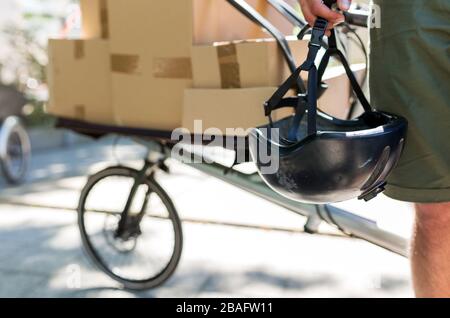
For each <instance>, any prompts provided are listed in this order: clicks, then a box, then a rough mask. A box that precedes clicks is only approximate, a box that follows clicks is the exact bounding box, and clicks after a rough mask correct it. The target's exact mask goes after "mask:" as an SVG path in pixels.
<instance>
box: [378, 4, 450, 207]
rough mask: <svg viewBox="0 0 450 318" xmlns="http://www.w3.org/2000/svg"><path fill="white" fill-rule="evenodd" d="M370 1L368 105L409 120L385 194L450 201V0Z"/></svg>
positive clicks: (402, 198) (396, 196) (396, 197)
mask: <svg viewBox="0 0 450 318" xmlns="http://www.w3.org/2000/svg"><path fill="white" fill-rule="evenodd" d="M374 4H375V5H378V8H379V9H380V13H381V25H380V26H381V28H373V29H372V30H371V55H370V57H371V61H370V91H371V100H372V104H373V106H374V107H375V108H377V109H378V110H382V111H387V112H390V113H394V114H399V115H402V116H404V117H406V118H407V119H408V121H409V131H408V139H407V145H406V148H405V152H404V154H403V157H402V158H401V160H400V163H399V165H398V166H397V168H396V169H395V170H394V171H393V173H392V175H391V176H390V178H389V180H388V183H389V185H388V188H387V191H386V194H387V195H388V196H390V197H392V198H394V199H398V200H402V201H408V202H418V203H432V202H450V0H374ZM375 8H377V7H376V6H375ZM375 24H376V23H375Z"/></svg>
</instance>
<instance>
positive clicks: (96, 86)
mask: <svg viewBox="0 0 450 318" xmlns="http://www.w3.org/2000/svg"><path fill="white" fill-rule="evenodd" d="M48 51H49V69H48V75H49V76H48V84H49V89H50V102H49V105H48V107H47V111H48V112H50V113H52V114H54V115H57V116H62V117H69V118H74V119H78V120H84V121H90V122H95V123H102V124H111V123H113V122H114V119H115V118H114V112H113V109H112V104H111V77H110V76H109V60H108V54H109V45H108V42H107V41H104V40H51V41H50V42H49V48H48Z"/></svg>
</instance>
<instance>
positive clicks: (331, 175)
mask: <svg viewBox="0 0 450 318" xmlns="http://www.w3.org/2000/svg"><path fill="white" fill-rule="evenodd" d="M327 24H328V22H327V21H326V20H324V19H322V18H319V19H317V21H316V24H315V26H314V28H313V30H312V35H311V41H310V44H309V54H308V58H307V60H306V62H305V63H303V64H302V65H301V66H300V67H299V68H298V69H297V70H296V71H295V72H294V73H293V74H292V75H291V76H290V77H289V78H288V79H287V80H286V82H285V83H284V84H282V85H281V86H280V88H279V89H278V90H277V91H276V92H275V94H274V95H273V96H272V97H271V98H270V99H269V100H268V101H267V102H266V104H265V105H264V107H265V112H266V115H267V116H268V117H269V119H270V123H269V125H267V126H264V127H260V128H257V129H254V130H253V131H251V133H250V134H249V146H250V153H251V156H252V159H253V161H254V162H255V163H256V166H257V168H258V171H259V173H260V175H261V177H262V178H263V180H264V181H265V182H266V183H267V184H268V185H269V186H270V187H271V188H272V189H273V190H275V191H276V192H278V193H279V194H281V195H283V196H285V197H287V198H289V199H293V200H296V201H300V202H306V203H316V204H323V203H333V202H341V201H346V200H350V199H354V198H359V199H364V200H366V201H368V200H370V199H372V198H374V197H376V196H377V195H378V194H379V193H381V192H382V191H384V188H385V186H386V179H387V177H388V175H389V173H390V172H391V171H392V169H393V168H394V167H395V165H396V164H397V162H398V160H399V158H400V156H401V153H402V151H403V148H404V144H405V138H406V132H407V126H408V124H407V121H406V120H405V119H404V118H402V117H400V116H397V115H393V114H388V113H385V112H379V111H375V110H373V109H372V107H371V106H370V104H369V102H368V101H367V99H366V98H365V96H364V93H363V92H362V90H361V87H360V86H359V84H358V81H357V80H356V78H355V76H354V74H353V72H352V71H351V69H350V66H349V64H348V62H347V61H346V59H345V56H344V55H343V54H342V52H341V51H340V50H339V49H338V48H337V45H336V35H335V33H334V31H332V34H331V36H330V37H329V48H328V49H327V51H326V53H325V55H324V57H323V59H322V62H321V64H320V66H319V69H317V67H316V65H315V60H316V58H317V55H318V53H319V50H320V48H321V46H320V43H321V41H322V38H323V37H324V35H325V31H326V29H327ZM331 56H335V57H337V58H338V59H339V60H340V61H341V63H342V64H343V66H344V68H345V71H346V73H347V76H348V77H349V79H350V82H351V86H352V88H353V90H354V92H355V94H356V96H357V97H358V99H359V101H360V102H361V104H362V106H363V107H364V114H363V115H361V116H360V117H358V118H357V119H355V120H339V119H336V118H333V117H331V116H329V115H327V114H324V113H322V112H320V111H318V110H317V90H318V83H320V82H321V79H322V76H323V73H324V71H325V69H326V67H327V66H328V63H329V60H330V57H331ZM302 71H306V72H308V73H309V79H308V92H307V94H305V95H299V96H297V97H290V98H284V96H285V95H286V93H287V92H288V91H289V90H290V89H291V88H292V87H293V86H294V84H295V83H296V80H297V79H298V78H299V76H300V73H301V72H302ZM282 107H295V109H296V114H295V116H291V117H288V118H285V119H282V120H281V121H278V122H273V121H272V119H271V116H270V115H271V113H272V111H274V110H276V109H279V108H282ZM305 114H306V116H305ZM303 117H306V118H307V119H306V120H304V119H303ZM268 158H269V159H270V160H268ZM273 161H276V162H277V163H278V165H277V166H278V169H275V170H272V169H269V166H272V165H273Z"/></svg>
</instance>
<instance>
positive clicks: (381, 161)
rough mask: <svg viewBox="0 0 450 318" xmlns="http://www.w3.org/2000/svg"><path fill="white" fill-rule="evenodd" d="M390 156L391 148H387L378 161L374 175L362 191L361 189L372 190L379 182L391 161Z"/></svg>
mask: <svg viewBox="0 0 450 318" xmlns="http://www.w3.org/2000/svg"><path fill="white" fill-rule="evenodd" d="M390 154H391V147H390V146H386V147H385V148H384V150H383V153H382V154H381V157H380V159H379V160H378V163H377V165H376V166H375V169H374V170H373V173H372V175H371V176H370V178H369V179H368V180H367V182H366V183H365V184H364V186H363V187H362V189H361V190H362V191H367V190H370V188H372V187H373V186H374V184H375V183H376V182H377V180H378V178H379V177H380V176H381V174H382V173H383V171H384V169H385V167H386V164H387V162H388V161H389V157H390Z"/></svg>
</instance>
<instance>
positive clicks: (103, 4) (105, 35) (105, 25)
mask: <svg viewBox="0 0 450 318" xmlns="http://www.w3.org/2000/svg"><path fill="white" fill-rule="evenodd" d="M100 25H101V37H102V39H109V18H108V0H100Z"/></svg>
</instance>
